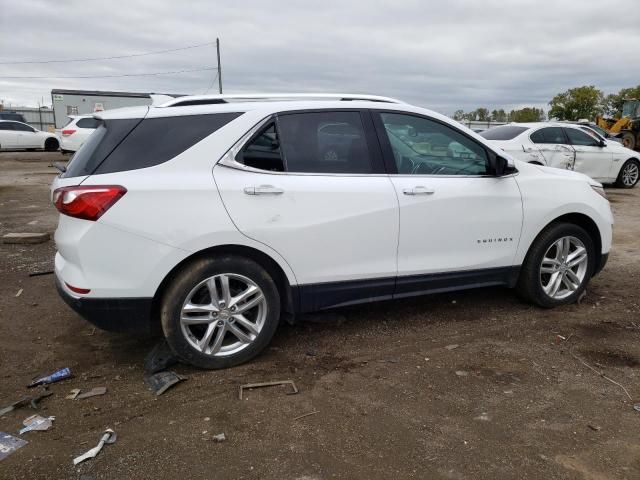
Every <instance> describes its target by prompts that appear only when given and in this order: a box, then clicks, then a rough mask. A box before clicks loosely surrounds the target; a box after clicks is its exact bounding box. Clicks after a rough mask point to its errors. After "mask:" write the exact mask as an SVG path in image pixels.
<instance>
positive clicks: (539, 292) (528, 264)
mask: <svg viewBox="0 0 640 480" xmlns="http://www.w3.org/2000/svg"><path fill="white" fill-rule="evenodd" d="M561 239H565V240H564V241H569V245H570V249H569V252H570V253H569V255H571V254H573V253H576V252H577V251H578V247H581V248H584V253H586V259H584V260H583V261H581V262H580V263H579V265H577V266H575V267H572V268H567V266H566V264H567V263H569V262H566V260H564V258H562V257H563V256H562V254H560V255H557V254H558V253H559V252H558V247H559V246H564V244H559V243H558V242H560V241H562V240H561ZM567 239H570V240H567ZM574 247H575V249H574ZM551 257H554V258H555V260H550V258H551ZM578 257H579V258H582V256H581V255H578ZM544 258H546V259H547V260H545V262H544V263H545V264H546V266H545V267H544V269H545V270H547V271H546V272H545V271H543V259H544ZM558 259H559V260H558ZM573 260H578V258H575V259H573ZM553 262H557V265H556V264H554V263H553ZM595 264H596V263H595V247H594V244H593V240H592V239H591V237H590V236H589V234H588V233H587V232H586V231H585V230H584V229H583V228H582V227H579V226H578V225H575V224H572V223H554V224H551V225H549V226H548V227H547V228H546V229H544V230H543V231H542V232H541V233H540V235H538V237H537V238H536V239H535V241H534V242H533V244H532V245H531V248H530V249H529V252H528V253H527V256H526V258H525V261H524V263H523V265H522V269H521V270H520V277H519V279H518V283H517V285H516V291H517V292H518V295H519V296H520V297H521V298H523V299H524V300H526V301H528V302H531V303H534V304H536V305H538V306H540V307H543V308H553V307H557V306H560V305H567V304H569V303H574V302H575V301H577V300H578V298H580V295H581V294H582V292H583V291H584V289H585V288H586V287H587V284H588V283H589V280H590V279H591V277H592V275H593V272H594V269H595ZM549 270H553V273H549ZM568 271H571V272H572V273H573V276H571V274H568V273H566V272H568ZM554 274H555V277H554V276H553V275H554ZM553 278H555V279H556V282H557V284H558V289H557V292H556V294H555V295H553V287H554V285H555V284H554V283H553V282H552V279H553ZM558 278H559V279H558ZM572 278H573V279H575V278H578V279H579V280H580V282H579V283H576V282H575V281H574V282H571V280H572ZM565 281H566V282H567V283H565ZM569 283H572V284H573V285H574V286H575V285H577V287H576V288H574V289H571V288H569V286H568V285H569ZM545 287H547V288H548V289H549V290H548V291H547V290H545Z"/></svg>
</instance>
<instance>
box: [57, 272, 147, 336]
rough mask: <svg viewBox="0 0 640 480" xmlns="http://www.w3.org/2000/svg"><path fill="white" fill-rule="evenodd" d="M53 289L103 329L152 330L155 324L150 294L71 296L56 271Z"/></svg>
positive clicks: (80, 313)
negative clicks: (144, 295)
mask: <svg viewBox="0 0 640 480" xmlns="http://www.w3.org/2000/svg"><path fill="white" fill-rule="evenodd" d="M56 289H57V290H58V294H59V295H60V297H62V299H63V300H64V301H65V303H66V304H67V305H69V306H70V307H71V308H72V309H73V310H75V311H76V312H77V313H78V314H79V315H80V316H81V317H82V318H84V319H85V320H87V321H88V322H89V323H92V324H93V325H95V326H96V327H98V328H100V329H102V330H107V331H110V332H128V333H146V334H151V333H155V332H156V330H157V328H158V325H157V324H156V323H154V322H152V318H151V304H152V299H151V298H84V297H74V296H72V295H71V294H70V293H68V292H67V291H66V290H65V288H64V287H63V286H62V284H61V282H60V279H59V278H58V276H57V275H56ZM154 327H155V328H154Z"/></svg>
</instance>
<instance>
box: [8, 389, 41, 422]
mask: <svg viewBox="0 0 640 480" xmlns="http://www.w3.org/2000/svg"><path fill="white" fill-rule="evenodd" d="M50 395H53V392H50V391H49V390H47V389H46V388H45V389H44V390H43V391H42V392H41V393H39V394H38V395H33V396H31V397H24V398H21V399H20V400H18V401H17V402H13V403H12V404H11V405H8V406H6V407H4V408H2V409H0V417H1V416H2V415H4V414H6V413H9V412H12V411H13V410H16V409H18V408H22V407H26V406H30V407H31V408H33V409H34V410H35V409H37V408H38V403H39V402H40V400H42V399H43V398H45V397H48V396H50Z"/></svg>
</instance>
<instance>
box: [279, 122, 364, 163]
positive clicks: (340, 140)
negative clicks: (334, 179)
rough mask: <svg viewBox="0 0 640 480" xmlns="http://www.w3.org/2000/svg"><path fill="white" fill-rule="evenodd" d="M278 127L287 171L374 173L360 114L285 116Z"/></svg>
mask: <svg viewBox="0 0 640 480" xmlns="http://www.w3.org/2000/svg"><path fill="white" fill-rule="evenodd" d="M278 127H279V131H280V132H279V133H280V137H281V138H280V142H281V146H280V148H281V149H282V153H283V156H284V160H285V164H286V169H287V171H288V172H305V173H371V172H372V166H371V156H370V154H369V148H368V146H367V140H366V137H365V131H364V125H363V124H362V119H361V118H360V113H359V112H318V113H294V114H286V115H281V116H279V117H278Z"/></svg>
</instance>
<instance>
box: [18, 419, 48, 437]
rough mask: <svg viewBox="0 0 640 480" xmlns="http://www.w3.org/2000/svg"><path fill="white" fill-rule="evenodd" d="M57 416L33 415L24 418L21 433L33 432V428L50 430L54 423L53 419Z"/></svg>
mask: <svg viewBox="0 0 640 480" xmlns="http://www.w3.org/2000/svg"><path fill="white" fill-rule="evenodd" d="M55 419H56V417H46V418H45V417H41V416H40V415H31V416H30V417H27V418H25V419H24V422H22V424H23V425H24V428H23V429H22V430H20V432H19V433H20V435H22V434H23V433H27V432H31V431H33V430H38V431H44V430H49V429H50V428H51V426H52V425H53V421H54V420H55Z"/></svg>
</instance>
